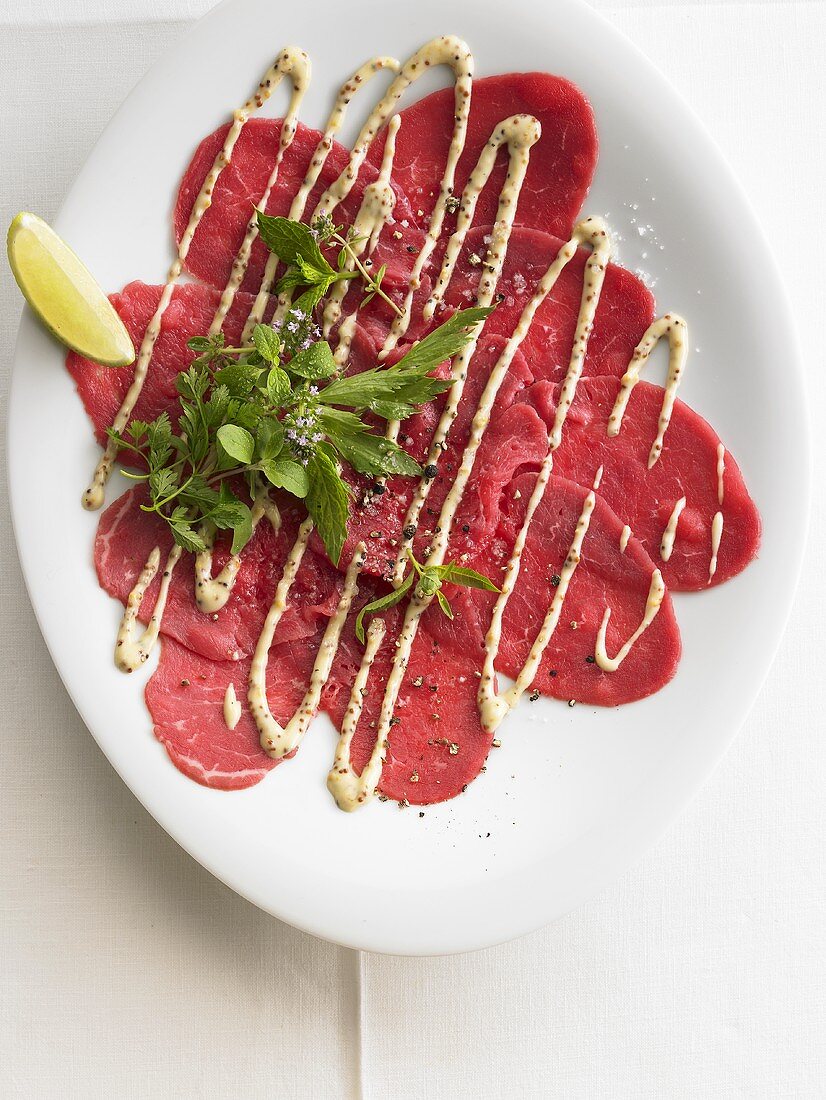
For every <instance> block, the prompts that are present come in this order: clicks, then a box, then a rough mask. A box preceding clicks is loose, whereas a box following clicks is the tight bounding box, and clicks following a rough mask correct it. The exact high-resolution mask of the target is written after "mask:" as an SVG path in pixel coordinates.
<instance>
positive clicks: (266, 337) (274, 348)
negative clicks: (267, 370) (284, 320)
mask: <svg viewBox="0 0 826 1100" xmlns="http://www.w3.org/2000/svg"><path fill="white" fill-rule="evenodd" d="M252 342H253V344H255V348H256V351H257V352H258V354H259V355H260V356H261V358H262V359H265V360H266V361H267V362H268V363H277V362H278V357H279V355H280V354H281V341H280V340H279V339H278V336H277V335H276V333H275V332H274V331H273V330H272V329H271V328H270V326H269V325H256V326H255V328H254V329H253V330H252Z"/></svg>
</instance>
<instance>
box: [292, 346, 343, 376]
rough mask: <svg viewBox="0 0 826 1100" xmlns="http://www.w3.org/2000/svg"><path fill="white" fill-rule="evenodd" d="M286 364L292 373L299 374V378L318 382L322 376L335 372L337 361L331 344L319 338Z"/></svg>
mask: <svg viewBox="0 0 826 1100" xmlns="http://www.w3.org/2000/svg"><path fill="white" fill-rule="evenodd" d="M286 366H287V370H288V371H289V372H290V374H297V375H298V376H299V378H306V379H308V381H310V382H317V381H319V380H320V379H322V378H329V377H330V375H331V374H333V373H334V371H335V370H336V361H335V359H334V358H333V352H332V349H331V347H330V345H329V344H328V343H327V342H326V341H325V340H319V341H317V342H316V343H315V344H311V345H310V346H309V347H308V348H305V349H304V350H303V351H299V352H298V353H297V354H296V355H294V356H293V357H292V359H291V360H290V361H289V363H287V365H286Z"/></svg>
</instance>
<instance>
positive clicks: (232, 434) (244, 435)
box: [218, 424, 255, 466]
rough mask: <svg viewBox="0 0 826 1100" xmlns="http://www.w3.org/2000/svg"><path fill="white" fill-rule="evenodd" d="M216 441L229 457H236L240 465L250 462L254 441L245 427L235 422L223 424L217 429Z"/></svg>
mask: <svg viewBox="0 0 826 1100" xmlns="http://www.w3.org/2000/svg"><path fill="white" fill-rule="evenodd" d="M218 442H219V443H220V444H221V446H222V447H223V449H224V451H225V452H226V453H227V454H228V455H229V456H230V458H234V459H236V460H237V461H238V462H240V463H241V465H242V466H248V465H249V464H250V462H252V458H253V454H254V452H255V443H254V441H253V438H252V436H251V435H250V433H249V432H248V431H247V429H246V428H240V427H239V426H238V425H237V424H224V425H223V426H222V427H220V428H219V429H218Z"/></svg>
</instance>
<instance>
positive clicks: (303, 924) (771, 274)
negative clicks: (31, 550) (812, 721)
mask: <svg viewBox="0 0 826 1100" xmlns="http://www.w3.org/2000/svg"><path fill="white" fill-rule="evenodd" d="M237 2H238V0H221V2H220V3H219V4H217V5H216V6H215V7H214V8H212V9H211V10H210V11H209V12H207V13H206V14H205V15H204V16H202V17H201V19H199V20H197V21H196V22H195V23H194V24H193V25H192V26H191V27H189V28H188V29H187V30H186V31H184V32H183V34H179V35H175V36H173V38H172V40H171V41H170V43H169V45H168V46H167V47H166V48H165V49H164V50H163V51H162V53H161V54H160V56H159V57H158V58H157V59H156V60H155V61H154V62H153V64H152V65H151V66H150V68H149V69H148V70H147V72H146V73H144V75H143V76H142V77H141V79H140V80H139V81H138V82H137V84H136V85H135V87H134V88H133V89H132V90H131V91H130V92H129V94H128V95H127V96H126V98H125V99H124V100H123V102H122V103H121V104H120V106H119V107H118V109H117V110H116V111H115V112H114V114H113V115H112V117H111V118H110V120H109V122H108V123H107V125H106V127H105V128H104V130H103V132H102V133H101V135H100V136H99V137H98V139H97V140H96V142H95V143H94V145H93V147H92V149H90V151H89V153H88V155H87V157H86V159H85V160H84V164H83V165H82V166H81V168H80V169H79V171H78V173H77V174H76V176H75V179H74V180H73V181H72V184H71V185H70V187H69V189H68V191H67V192H66V195H65V196H64V200H63V202H62V203H61V205H60V208H59V211H58V214H57V216H56V220H59V218H60V214H61V212H62V210H63V208H64V206H65V205H66V202H67V201H68V199H69V197H70V196H71V194H72V192H73V191H74V189H75V187H76V186H77V183H78V179H79V177H80V176H81V175H82V173H83V171H84V168H85V166H86V164H87V163H88V160H89V159H90V158H91V157H92V155H93V153H94V151H95V150H96V149H97V148H98V145H99V144H100V143H101V142H102V141H103V140H104V138H105V137H106V135H107V134H108V133H109V131H110V130H111V129H112V127H113V126H115V124H116V122H117V120H118V118H119V116H120V115H121V113H122V112H123V111H125V110H126V109H127V107H128V105H129V104H130V103H131V101H132V100H133V97H136V96H137V95H138V94H139V91H140V89H141V88H142V86H143V85H144V83H145V82H146V81H147V80H148V79H150V77H151V76H152V74H153V73H154V72H155V71H156V70H157V69H158V68H159V67H160V66H161V65H162V64H163V63H164V62H165V60H166V59H167V58H168V57H169V56H170V54H171V53H173V52H174V51H176V50H177V49H178V47H179V45H180V44H181V43H182V42H183V41H185V40H186V39H187V38H189V37H190V36H191V35H193V34H194V33H195V31H196V29H198V28H200V27H202V26H203V25H204V24H206V23H209V22H211V21H212V20H213V19H215V18H216V17H218V16H219V15H220V14H221V13H222V12H223V11H224V10H225V9H227V8H231V7H233V6H234V5H235V4H236V3H237ZM554 3H555V7H556V8H558V9H560V10H564V9H566V8H568V9H571V10H573V9H576V10H577V11H579V12H580V13H587V18H588V19H591V20H595V21H597V22H598V23H599V24H600V25H601V28H602V31H603V32H604V33H605V34H606V35H607V36H608V37H609V38H612V39H613V40H614V42H615V43H619V44H620V45H621V48H622V49H623V50H626V51H630V52H631V53H632V54H633V55H634V57H635V60H636V63H637V64H638V65H640V66H641V67H642V68H643V69H644V70H645V71H646V72H647V74H648V76H649V77H653V78H654V79H655V80H656V81H657V82H658V83H659V84H660V85H661V86H665V87H667V89H668V92H669V95H670V96H671V97H673V98H674V100H675V101H676V102H678V103H679V105H680V108H681V111H682V112H684V114H685V116H686V118H688V119H690V120H691V121H692V123H693V125H694V126H695V128H696V130H697V132H698V133H699V134H701V135H702V138H703V140H704V143H705V145H706V147H707V148H708V149H709V151H710V152H711V153H713V155H714V158H715V164H714V165H713V169H714V171H715V172H716V173H723V174H724V175H725V176H726V178H727V181H728V184H729V186H730V187H732V188H733V190H734V192H736V193H737V196H738V199H739V202H740V204H741V210H743V211H744V212H745V213H746V215H747V219H748V224H749V229H750V232H752V233H753V234H754V240H755V241H756V244H757V245H758V247H759V249H760V251H761V253H762V255H763V258H764V259H765V261H766V263H767V266H766V269H765V271H766V275H767V277H768V278H769V279H770V281H771V284H772V292H773V293H774V294H775V301H776V306H777V313H778V322H777V327H778V329H779V330H783V331H784V332H785V333H786V336H787V339H788V343H789V346H790V355H789V364H788V369H789V370H790V373H791V376H792V377H793V379H794V383H795V385H796V389H797V394H798V405H799V411H801V413H802V415H801V428H800V431H801V439H800V443H801V446H802V450H803V453H804V454H805V469H803V470H801V471H800V472H799V481H800V482H801V483H802V487H801V500H802V501H804V502H805V503H804V507H803V509H802V513H801V515H800V531H799V534H800V537H799V538H797V539H795V554H794V560H793V562H792V564H791V566H790V568H789V578H788V582H787V587H786V599H785V604H784V608H783V615H782V623H781V625H780V626H779V627H778V629H777V631H776V634H775V635H774V637H773V638H772V641H771V645H770V652H768V653H767V654H766V656H765V659H764V661H763V667H762V669H761V671H760V674H759V675H758V676H756V677H755V678H754V681H753V685H752V689H751V691H750V693H749V697H748V699H747V700H746V701H744V702H743V703H741V705H740V706H738V711H740V712H741V714H740V718H739V720H738V721H736V722H734V723H732V725H731V727H730V728H729V729H728V731H727V734H726V735H725V736H722V735H721V737H720V738H719V739H718V741H717V743H716V750H715V753H714V757H713V759H711V760H710V761H709V762H708V763H707V764H706V765H705V766H704V767H702V768H700V769H698V772H697V775H696V776H695V777H694V779H693V781H692V782H691V783H690V784H689V785H688V786H687V787H686V789H685V790H683V791H682V792H681V793H680V795H679V797H674V796H673V795H672V797H671V799H670V800H669V801H670V809H669V810H668V811H667V812H665V813H659V814H657V815H656V826H655V827H653V828H652V826H651V824H650V823H649V824H648V825H647V826H646V827H644V828H643V827H640V828H638V829H637V830H636V832H638V833H641V834H642V835H641V836H639V837H637V836H634V837H631V838H629V837H626V838H625V840H624V844H623V851H622V855H621V856H619V857H617V858H615V860H614V869H613V871H612V872H611V873H607V874H606V873H602V874H601V875H599V876H598V877H599V882H598V883H596V884H595V885H594V884H591V885H587V886H585V887H584V888H580V889H579V890H578V891H577V890H574V892H573V893H574V895H575V896H572V897H571V898H569V899H568V902H569V903H567V904H565V905H564V906H563V907H562V908H560V907H559V906H558V905H557V906H551V907H549V908H551V909H552V910H553V911H551V912H545V911H544V910H543V911H542V912H540V913H537V912H533V913H532V914H531V916H530V917H529V918H523V919H522V920H521V921H511V922H509V926H508V929H507V930H504V929H501V930H499V931H498V932H495V933H493V934H492V935H491V934H482V935H478V936H477V937H476V938H470V939H468V938H467V937H464V938H463V940H462V943H461V944H458V945H457V942H450V943H447V941H445V942H446V944H447V945H446V946H444V947H440V946H436V945H435V944H434V943H433V942H424V941H423V942H422V943H420V944H408V945H407V946H406V947H404V948H401V947H400V945H399V944H398V942H397V941H396V940H394V938H393V936H392V934H391V935H390V936H385V937H379V938H378V939H377V938H376V935H375V930H374V929H370V930H369V931H367V932H366V933H360V932H358V931H356V930H352V931H351V933H349V934H345V933H343V932H341V931H340V930H339V931H336V932H334V933H331V930H330V927H329V924H327V923H325V922H323V921H319V920H318V919H317V918H316V919H313V918H312V916H311V915H309V914H307V913H303V914H300V913H296V912H295V907H294V906H290V905H288V904H287V903H284V904H278V905H274V904H273V902H272V898H271V897H264V892H263V891H261V890H256V889H254V888H253V887H251V886H250V884H249V883H248V882H246V881H243V880H242V879H239V878H237V877H236V876H235V875H233V874H232V873H231V872H230V871H228V869H227V867H226V866H222V865H221V864H220V861H217V860H215V859H212V858H210V853H209V852H208V851H205V850H204V849H203V846H199V845H198V844H196V843H193V842H192V841H191V839H190V838H188V837H186V835H185V834H183V835H182V831H181V830H180V829H179V828H177V827H176V825H175V823H174V822H172V821H171V820H170V815H169V814H166V813H165V812H164V809H163V807H162V806H158V805H156V804H155V802H154V800H153V799H152V798H151V797H150V796H149V792H146V791H145V790H138V789H136V788H135V786H133V785H132V783H131V782H129V781H128V780H127V779H125V777H124V774H123V772H122V771H121V769H120V768H119V767H118V765H117V764H116V763H115V761H114V760H113V758H112V756H111V755H110V753H109V752H108V751H107V748H106V745H105V743H104V741H103V740H102V739H100V738H98V736H97V734H96V733H95V729H94V725H95V723H94V722H93V721H92V720H91V719H89V718H87V715H86V713H85V710H86V708H85V707H84V706H83V705H82V704H81V702H80V701H79V699H78V698H77V693H76V692H75V691H74V690H73V686H72V683H71V682H70V681H69V679H68V678H67V677H66V676H65V675H64V669H63V667H62V662H61V661H60V660H59V658H58V656H57V655H56V653H55V650H54V648H53V645H52V641H51V639H50V637H49V635H48V634H47V632H46V628H45V627H44V616H43V614H42V607H41V603H40V600H39V598H38V584H37V577H36V573H35V569H34V567H33V565H32V563H27V562H26V560H25V555H24V553H23V552H22V543H23V541H24V536H23V535H22V534H21V532H22V529H23V527H24V526H25V512H26V501H25V494H24V492H23V489H22V485H21V477H20V471H19V470H18V458H17V457H16V452H15V449H14V447H13V443H14V438H15V430H14V410H15V408H16V405H17V403H18V401H20V400H21V398H20V396H19V395H20V390H21V386H20V383H19V376H20V370H21V368H20V366H19V363H18V359H19V355H20V345H21V343H22V342H23V340H24V338H25V331H26V328H27V326H28V325H29V324H31V323H33V322H32V321H31V316H30V314H29V311H28V309H27V308H26V309H25V310H24V313H23V317H22V319H21V322H20V327H19V329H18V336H17V340H16V343H15V350H14V355H13V367H12V373H11V383H10V387H9V401H8V408H7V414H6V415H7V426H8V432H7V441H6V479H7V486H8V492H9V502H10V513H11V518H12V527H13V531H14V537H15V545H16V548H17V553H18V558H19V560H20V565H21V570H22V573H23V577H24V581H25V585H26V590H27V593H28V596H29V600H30V603H31V605H32V608H33V610H34V614H35V618H36V620H37V623H38V627H39V629H40V631H41V634H42V635H43V638H44V642H45V644H46V647H47V650H48V652H49V655H50V658H51V660H52V662H53V664H54V665H55V668H56V670H57V672H58V675H59V676H60V679H61V682H62V683H63V686H64V687H65V689H66V691H67V694H68V695H69V698H70V699H71V700H72V704H73V706H74V707H75V709H76V710H77V711H78V714H79V715H80V717H81V719H82V720H83V722H84V724H85V725H86V727H87V729H89V731H90V732H91V733H92V736H93V737H94V738H95V741H96V742H97V744H98V746H99V747H100V748H101V750H102V751H103V753H104V755H105V756H106V757H107V759H108V760H109V762H110V764H112V766H113V768H114V769H115V771H116V772H117V773H118V775H119V776H120V778H121V779H122V780H123V781H124V782H125V783H126V784H127V786H128V787H129V789H130V790H131V792H132V793H133V794H134V795H135V797H136V798H137V799H138V800H139V801H140V802H141V804H142V805H143V806H144V808H145V809H146V810H147V811H148V812H149V813H150V814H151V815H152V817H153V818H154V819H155V820H156V821H157V822H158V823H159V824H160V825H161V827H162V828H163V829H164V830H165V831H166V832H167V833H169V835H170V836H172V838H173V839H174V840H175V841H176V843H178V844H179V845H180V846H181V847H182V848H184V850H185V851H187V852H188V853H189V854H190V855H191V856H192V857H193V858H195V859H196V860H197V861H198V862H199V863H200V864H201V865H202V866H203V867H205V868H206V869H207V870H208V871H209V872H210V873H211V874H213V875H214V876H215V877H216V878H218V879H219V880H220V881H222V882H224V883H225V884H226V885H227V886H229V887H230V888H231V889H232V890H234V891H235V892H236V893H239V894H240V895H241V896H243V897H245V898H247V900H249V901H251V902H252V903H253V904H255V905H257V906H259V907H260V908H262V909H264V910H265V911H267V912H270V913H271V914H272V915H274V916H276V917H278V918H279V919H281V920H284V921H286V922H287V923H289V924H291V925H293V926H295V927H298V928H301V929H303V930H305V931H307V932H310V933H312V934H314V935H318V936H321V937H322V938H324V939H327V940H330V941H331V942H334V943H338V944H340V945H342V946H346V947H351V948H357V949H363V950H371V951H377V952H383V953H391V954H401V953H404V954H409V955H434V954H450V953H460V952H464V951H472V950H478V949H481V948H484V947H487V946H493V945H495V944H497V943H501V942H505V941H507V940H511V939H514V938H517V937H519V936H522V935H525V934H527V933H529V932H531V931H534V930H536V929H537V928H540V927H543V926H544V925H545V924H547V923H549V922H551V921H553V920H556V919H558V918H560V917H561V916H563V915H564V914H565V913H567V912H569V911H570V910H571V909H573V908H576V907H577V906H578V905H580V904H583V903H584V902H585V901H586V900H588V898H590V897H591V896H593V894H594V893H596V892H601V891H602V890H604V889H605V888H606V887H607V886H608V885H609V884H610V883H611V882H613V881H615V880H616V879H617V878H618V877H619V876H620V875H621V874H623V873H625V871H626V870H628V868H629V867H631V866H632V865H633V864H634V863H636V862H637V861H638V860H639V859H640V858H641V857H642V856H643V854H644V853H645V852H646V851H647V850H648V849H649V848H650V847H651V846H652V845H653V844H654V843H655V842H656V841H658V840H659V838H660V837H661V836H662V835H663V833H664V832H665V831H666V830H667V829H668V828H669V827H670V826H671V825H672V824H673V822H674V821H675V820H676V819H677V818H678V817H679V816H680V815H681V814H682V813H683V812H684V811H685V809H686V808H687V806H688V805H689V804H690V802H691V801H692V800H693V799H694V797H695V796H696V794H697V792H698V791H699V789H700V788H701V787H702V786H703V785H704V784H705V782H706V781H707V780H708V778H709V777H710V776H711V774H712V773H713V772H714V771H715V769H716V768H717V767H718V766H719V764H720V762H721V761H722V759H723V757H724V755H725V753H726V752H727V750H728V749H729V747H730V746H731V743H732V742H733V740H734V738H735V737H736V736H737V734H738V733H739V731H740V729H741V728H742V726H743V724H744V723H745V721H746V719H747V717H748V715H749V714H750V712H751V710H752V708H753V706H754V703H755V701H756V698H757V696H758V695H759V693H760V691H761V690H762V688H763V685H764V683H765V681H766V678H767V677H768V674H769V671H770V670H771V667H772V664H773V662H774V660H775V658H776V654H777V651H778V648H779V646H780V644H781V642H782V640H783V637H784V635H785V631H786V628H787V625H788V620H789V616H790V614H791V611H792V607H793V605H794V598H795V593H796V591H797V588H798V584H799V580H800V574H801V570H802V563H803V557H804V553H805V546H806V541H807V537H808V531H809V527H810V514H811V506H812V467H813V454H812V442H813V441H812V431H811V422H810V414H809V404H808V401H807V379H806V374H805V369H804V364H803V357H802V354H801V347H800V338H799V335H798V330H797V326H796V324H795V323H794V312H793V309H792V304H791V300H790V298H789V294H788V291H787V288H786V285H785V282H784V280H783V278H782V275H781V273H780V271H779V268H778V265H777V262H776V260H775V257H774V253H773V250H772V247H771V244H770V242H769V240H768V238H767V235H766V233H765V231H764V229H763V226H762V224H761V222H760V221H759V219H758V217H757V215H756V212H755V210H754V208H753V206H752V203H751V201H750V199H749V197H748V194H747V192H746V191H745V189H744V187H743V185H742V184H741V182H740V180H739V179H738V177H737V176H736V175H735V173H734V171H733V169H732V168H731V166H730V164H729V163H728V160H727V158H726V157H725V155H724V153H723V152H722V150H721V149H720V147H719V146H718V144H717V143H716V141H715V140H714V138H713V137H712V136H711V134H710V133H709V131H708V129H707V128H706V126H705V124H704V123H703V121H702V119H701V118H700V117H699V116H698V114H697V112H696V111H695V110H694V109H693V107H692V106H691V105H690V104H689V103H688V102H687V101H686V100H685V99H684V97H683V95H682V94H681V92H680V91H679V90H678V89H677V88H675V87H674V85H673V84H672V83H671V81H670V80H669V78H668V77H667V75H666V74H665V73H663V72H662V71H661V70H660V69H659V67H658V66H657V65H656V64H655V62H654V61H652V60H651V59H650V58H648V57H647V56H646V55H645V54H644V53H643V52H642V50H641V49H640V48H639V47H638V46H637V45H636V44H635V43H634V42H633V41H632V40H631V39H630V38H628V37H627V36H626V35H625V34H624V33H623V32H622V31H620V30H619V29H618V28H617V27H616V26H614V25H613V24H612V23H611V22H610V20H608V19H607V18H606V17H605V16H604V15H602V14H601V13H600V12H597V11H595V10H594V9H592V8H591V7H590V6H589V5H588V4H586V3H585V2H584V0H554ZM484 6H485V7H497V6H498V5H497V4H495V3H493V2H491V0H488V2H487V3H485V4H484ZM523 6H524V7H525V8H526V9H530V8H531V7H533V6H534V3H533V2H532V0H524V2H523ZM563 75H564V74H563ZM18 453H19V452H18ZM646 820H647V819H646ZM499 881H500V882H501V881H507V878H505V879H504V880H499ZM365 936H366V937H367V938H365Z"/></svg>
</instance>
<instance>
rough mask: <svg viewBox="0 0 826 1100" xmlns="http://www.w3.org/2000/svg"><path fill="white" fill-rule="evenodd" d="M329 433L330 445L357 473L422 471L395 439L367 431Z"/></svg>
mask: <svg viewBox="0 0 826 1100" xmlns="http://www.w3.org/2000/svg"><path fill="white" fill-rule="evenodd" d="M329 434H330V439H331V442H332V444H333V446H334V447H335V448H336V450H337V451H338V452H339V454H340V455H341V457H342V458H343V459H344V460H345V462H349V463H350V465H351V466H352V467H353V469H354V470H357V471H358V473H360V474H368V475H370V476H372V477H381V476H383V475H385V474H402V475H404V476H405V477H415V476H416V475H417V474H420V473H421V472H422V468H421V466H420V465H419V463H418V462H417V461H416V460H415V459H414V458H411V456H410V455H409V454H408V453H407V452H406V451H403V450H402V449H401V447H399V446H398V445H397V444H396V443H393V442H392V441H391V440H389V439H385V438H384V436H382V435H373V434H372V433H370V432H360V433H355V432H354V433H352V434H351V433H346V432H339V433H337V434H335V435H333V433H329Z"/></svg>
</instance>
